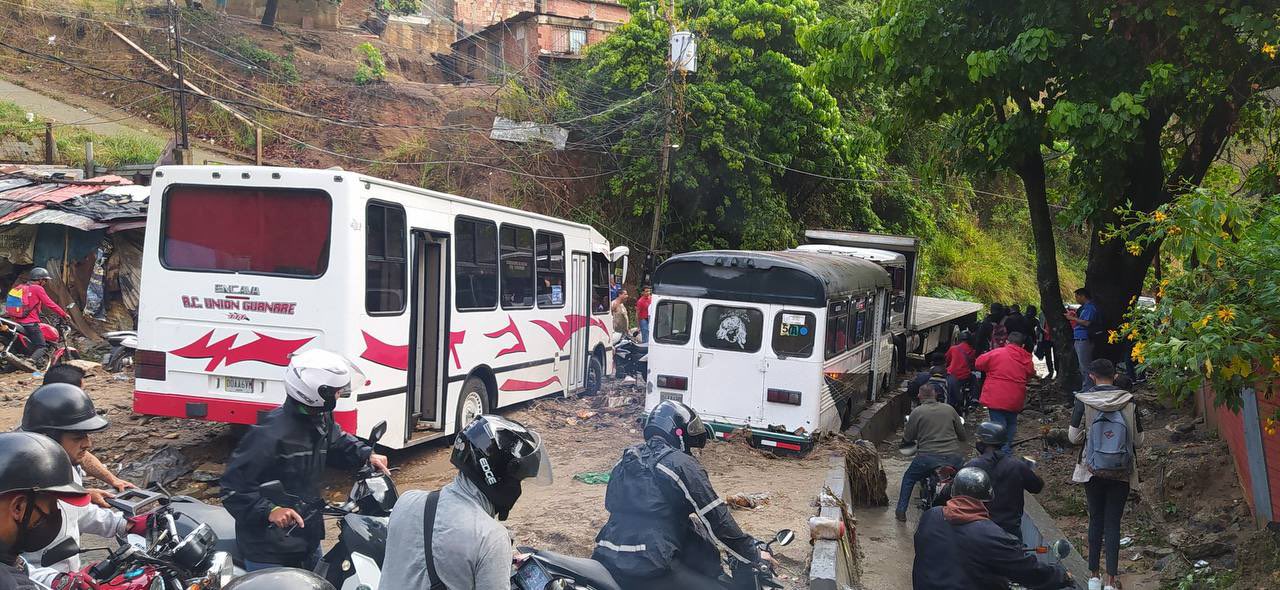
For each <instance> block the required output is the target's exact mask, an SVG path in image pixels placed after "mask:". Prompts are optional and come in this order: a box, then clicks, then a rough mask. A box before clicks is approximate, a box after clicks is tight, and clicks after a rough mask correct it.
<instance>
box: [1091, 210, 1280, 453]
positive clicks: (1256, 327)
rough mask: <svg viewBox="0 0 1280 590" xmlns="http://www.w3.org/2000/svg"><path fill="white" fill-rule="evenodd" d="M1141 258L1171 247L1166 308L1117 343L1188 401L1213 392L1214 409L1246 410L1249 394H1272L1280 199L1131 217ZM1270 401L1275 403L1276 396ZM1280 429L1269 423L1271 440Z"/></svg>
mask: <svg viewBox="0 0 1280 590" xmlns="http://www.w3.org/2000/svg"><path fill="white" fill-rule="evenodd" d="M1124 220H1125V221H1126V224H1125V225H1122V226H1119V227H1113V228H1111V229H1110V230H1109V232H1108V233H1109V234H1111V235H1114V236H1124V235H1132V236H1135V237H1134V239H1133V240H1132V241H1131V242H1130V243H1129V246H1128V247H1129V249H1130V250H1131V251H1132V252H1140V251H1142V249H1143V248H1145V247H1147V246H1149V245H1151V244H1153V243H1159V242H1163V251H1164V253H1165V254H1167V255H1168V256H1169V257H1170V258H1171V259H1172V263H1171V264H1170V265H1169V267H1170V270H1169V272H1168V274H1167V276H1166V277H1165V278H1164V279H1163V280H1162V281H1161V282H1160V283H1159V285H1158V289H1159V291H1158V292H1157V294H1156V295H1157V297H1158V298H1159V302H1158V303H1157V304H1156V306H1154V307H1150V308H1141V307H1139V308H1135V310H1134V311H1133V312H1132V313H1131V315H1130V322H1129V323H1127V324H1124V325H1123V326H1121V328H1120V330H1119V331H1117V332H1115V333H1113V334H1112V336H1111V337H1112V339H1113V341H1119V340H1122V339H1127V340H1133V341H1135V342H1136V343H1135V345H1134V348H1133V358H1134V359H1135V360H1137V361H1138V362H1140V363H1142V364H1143V365H1145V366H1146V367H1147V368H1148V373H1149V374H1151V375H1153V379H1155V381H1156V383H1157V384H1158V385H1159V386H1160V389H1161V390H1162V391H1164V392H1167V393H1168V394H1170V395H1172V396H1174V398H1175V399H1176V400H1178V401H1185V400H1186V399H1188V398H1189V397H1190V396H1191V395H1192V394H1193V393H1194V392H1195V390H1197V389H1198V388H1199V387H1200V384H1201V383H1206V384H1208V385H1209V386H1210V387H1212V388H1213V390H1214V392H1215V403H1217V404H1219V405H1225V406H1227V407H1229V408H1231V409H1232V410H1236V411H1238V410H1239V408H1240V390H1241V388H1243V387H1266V388H1270V387H1272V385H1271V384H1273V383H1274V382H1275V376H1276V375H1277V374H1280V334H1277V333H1276V330H1275V327H1276V326H1277V325H1280V281H1277V280H1276V277H1277V276H1280V275H1278V273H1280V195H1275V196H1269V197H1265V198H1249V197H1240V196H1235V195H1231V194H1228V193H1224V192H1219V191H1212V190H1207V189H1197V190H1194V191H1191V192H1188V193H1186V194H1184V195H1182V196H1180V197H1178V198H1177V199H1176V200H1174V201H1173V202H1172V203H1169V204H1167V205H1164V206H1162V207H1160V208H1159V209H1157V210H1156V211H1155V212H1153V213H1151V214H1146V213H1142V212H1137V211H1133V210H1127V211H1124ZM1269 395H1270V393H1269ZM1275 429H1276V426H1275V422H1274V420H1273V421H1272V422H1270V423H1269V425H1268V431H1269V434H1274V432H1275Z"/></svg>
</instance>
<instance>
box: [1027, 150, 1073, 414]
mask: <svg viewBox="0 0 1280 590" xmlns="http://www.w3.org/2000/svg"><path fill="white" fill-rule="evenodd" d="M1016 171H1017V173H1018V177H1019V178H1021V179H1022V186H1023V188H1024V190H1025V191H1026V193H1027V209H1028V211H1029V212H1030V214H1031V235H1032V237H1033V238H1034V239H1035V243H1036V286H1037V287H1039V290H1040V309H1041V310H1042V311H1044V317H1045V319H1046V320H1047V321H1048V322H1049V329H1050V330H1051V331H1052V332H1053V348H1054V353H1055V358H1056V359H1057V367H1056V368H1057V371H1058V380H1057V383H1058V384H1059V385H1058V389H1059V390H1061V391H1072V390H1073V389H1074V388H1075V387H1076V384H1078V383H1080V371H1079V370H1078V368H1077V364H1078V363H1077V362H1076V351H1075V348H1074V346H1073V345H1072V341H1071V325H1070V324H1069V323H1067V318H1066V308H1065V307H1064V306H1063V305H1062V287H1061V285H1060V284H1059V282H1058V249H1057V246H1056V244H1055V243H1054V238H1053V213H1052V212H1051V211H1049V200H1048V191H1047V189H1046V187H1045V172H1044V157H1043V156H1042V155H1041V154H1040V146H1039V145H1035V146H1034V147H1033V148H1032V149H1030V150H1028V152H1027V153H1026V154H1025V155H1024V156H1023V158H1022V161H1021V162H1020V163H1019V164H1018V165H1017V167H1016ZM1064 386H1065V388H1064Z"/></svg>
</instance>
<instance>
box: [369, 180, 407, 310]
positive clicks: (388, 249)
mask: <svg viewBox="0 0 1280 590" xmlns="http://www.w3.org/2000/svg"><path fill="white" fill-rule="evenodd" d="M406 231H407V229H406V227H405V220H404V208H402V207H400V206H398V205H390V204H387V203H377V202H370V203H369V205H368V207H367V208H366V209H365V264H364V269H365V271H364V272H365V275H364V276H365V280H364V308H365V311H367V312H368V313H369V315H397V314H400V313H403V312H404V308H405V292H406V289H405V284H406V282H407V281H408V275H407V274H406V273H405V268H406V260H407V257H406V254H405V251H406V245H405V244H406V238H405V233H406Z"/></svg>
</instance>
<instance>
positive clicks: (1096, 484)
mask: <svg viewBox="0 0 1280 590" xmlns="http://www.w3.org/2000/svg"><path fill="white" fill-rule="evenodd" d="M1089 374H1090V377H1091V378H1092V379H1093V381H1094V383H1095V385H1094V386H1093V387H1092V388H1091V389H1089V391H1085V392H1081V393H1079V394H1076V403H1075V409H1074V410H1072V412H1071V428H1070V429H1069V430H1068V431H1067V436H1068V438H1069V439H1070V440H1071V443H1072V444H1077V445H1078V444H1081V443H1083V444H1084V447H1083V449H1082V450H1081V452H1080V460H1079V462H1078V463H1076V467H1075V472H1074V473H1072V474H1071V480H1072V481H1074V482H1076V483H1083V484H1084V494H1085V499H1086V500H1087V503H1088V507H1089V571H1090V572H1092V574H1093V575H1092V577H1091V579H1090V580H1089V590H1103V589H1104V588H1105V589H1106V590H1119V589H1120V581H1119V577H1118V574H1117V569H1118V566H1119V559H1120V518H1121V516H1123V514H1124V505H1125V502H1127V501H1128V500H1129V489H1130V488H1131V487H1133V486H1136V485H1137V484H1138V469H1137V461H1136V459H1137V453H1136V449H1137V448H1138V447H1140V446H1142V438H1143V437H1142V422H1141V420H1140V419H1139V415H1138V412H1137V405H1136V403H1135V402H1134V398H1133V394H1131V393H1129V392H1128V391H1125V390H1123V389H1120V388H1119V387H1116V386H1115V385H1114V384H1113V383H1114V381H1115V377H1116V366H1115V364H1114V363H1112V362H1111V361H1109V360H1107V359H1097V360H1094V361H1093V362H1092V363H1090V364H1089ZM1104 541H1105V548H1104ZM1102 555H1105V556H1106V565H1107V583H1106V585H1105V586H1104V585H1103V582H1102V577H1101V575H1100V571H1099V569H1098V565H1099V561H1100V557H1101V556H1102Z"/></svg>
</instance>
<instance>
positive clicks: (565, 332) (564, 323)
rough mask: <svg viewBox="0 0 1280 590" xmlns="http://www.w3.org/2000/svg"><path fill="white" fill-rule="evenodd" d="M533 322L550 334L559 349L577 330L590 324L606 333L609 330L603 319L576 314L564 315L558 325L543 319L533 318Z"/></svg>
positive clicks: (562, 347)
mask: <svg viewBox="0 0 1280 590" xmlns="http://www.w3.org/2000/svg"><path fill="white" fill-rule="evenodd" d="M533 323H535V324H537V325H538V326H539V327H541V328H542V329H543V330H546V331H547V335H548V336H551V339H552V340H553V341H555V343H556V346H557V347H558V348H560V349H564V346H565V345H566V344H568V343H569V339H570V338H572V337H573V334H574V333H575V332H577V331H578V330H582V329H585V328H589V327H590V326H599V327H600V328H601V329H603V330H604V331H605V332H606V333H608V332H609V327H608V326H607V325H605V323H604V322H603V321H601V320H597V319H595V318H589V317H587V316H585V315H577V314H569V315H567V316H564V319H563V320H560V322H559V324H560V325H559V326H556V325H553V324H552V323H551V322H548V321H545V320H533Z"/></svg>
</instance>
